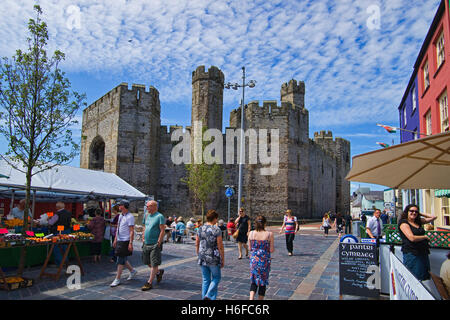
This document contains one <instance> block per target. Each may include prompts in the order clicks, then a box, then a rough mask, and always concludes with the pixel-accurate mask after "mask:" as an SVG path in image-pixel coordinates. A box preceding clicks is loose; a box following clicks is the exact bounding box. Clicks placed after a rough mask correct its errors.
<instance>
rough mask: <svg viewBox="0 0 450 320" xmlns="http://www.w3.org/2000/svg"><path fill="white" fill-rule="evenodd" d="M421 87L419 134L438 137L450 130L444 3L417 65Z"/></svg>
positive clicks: (449, 51) (449, 33)
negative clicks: (438, 134) (439, 134)
mask: <svg viewBox="0 0 450 320" xmlns="http://www.w3.org/2000/svg"><path fill="white" fill-rule="evenodd" d="M416 67H417V69H418V75H417V77H418V86H419V114H420V115H419V116H420V131H421V132H423V133H426V134H437V133H441V132H444V131H448V130H449V119H448V94H449V89H450V13H449V1H448V0H442V1H441V4H440V6H439V9H438V12H437V13H436V16H435V18H434V20H433V22H432V24H431V27H430V29H429V31H428V34H427V37H426V38H425V41H424V44H423V46H422V49H421V51H420V53H419V56H418V59H417V61H416Z"/></svg>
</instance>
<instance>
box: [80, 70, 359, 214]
mask: <svg viewBox="0 0 450 320" xmlns="http://www.w3.org/2000/svg"><path fill="white" fill-rule="evenodd" d="M223 89H224V75H223V73H222V71H221V70H219V69H218V68H217V67H214V66H212V67H210V68H209V69H208V70H207V71H206V70H205V67H204V66H200V67H198V68H197V69H196V70H195V71H194V72H192V113H191V124H192V125H191V127H187V128H185V129H186V130H187V131H188V132H191V131H192V132H194V130H195V128H194V126H196V125H198V124H201V125H203V126H205V127H207V128H210V129H218V130H220V132H222V131H223V128H222V117H223ZM280 93H281V105H277V102H276V101H272V100H271V101H264V102H263V105H262V106H260V105H259V103H258V102H255V101H252V102H250V103H248V104H247V105H246V106H245V108H244V109H245V114H244V116H245V119H246V120H245V121H246V123H245V129H246V130H248V129H255V130H256V131H259V130H263V129H264V130H267V132H271V130H272V129H275V130H277V133H278V141H279V144H278V150H277V151H278V153H279V156H278V161H279V163H278V165H277V170H276V174H273V175H261V174H260V172H261V169H262V168H264V165H262V164H254V163H253V164H250V163H249V162H248V159H247V160H246V161H245V163H246V164H245V166H244V177H243V179H244V183H243V198H244V202H243V207H244V208H245V209H246V211H247V213H248V214H249V215H250V216H255V215H258V214H263V215H265V216H267V217H269V218H277V217H278V218H280V217H282V215H283V214H284V212H285V211H286V209H287V208H289V209H291V210H292V211H293V213H294V214H295V215H297V216H298V217H300V218H319V217H321V216H323V214H324V212H326V211H329V210H331V211H333V212H341V213H346V212H349V210H350V182H348V181H346V180H345V179H344V177H345V176H346V174H347V172H348V171H349V170H350V142H349V141H347V140H345V139H341V138H335V139H333V135H332V133H331V132H330V131H327V132H325V131H321V132H315V133H314V139H313V140H311V139H309V113H308V110H307V109H306V108H305V99H304V97H305V84H304V82H301V81H300V82H297V81H296V80H290V81H289V82H288V83H284V84H283V85H282V86H281V92H280ZM240 114H241V108H238V109H236V110H233V111H232V112H231V114H230V127H229V128H226V130H225V132H227V131H230V130H231V129H233V130H235V129H238V128H240V126H241V124H240V119H241V116H240ZM179 128H180V127H177V126H170V127H169V128H167V126H161V106H160V101H159V92H158V90H156V89H155V88H153V87H150V88H149V89H148V90H146V88H145V86H143V85H135V84H133V85H132V87H131V89H129V88H128V84H127V83H121V84H120V85H118V86H117V87H116V88H114V89H112V90H111V91H110V92H108V93H107V94H105V95H104V96H103V97H101V98H100V99H98V100H97V101H95V102H94V103H93V104H91V105H90V106H89V107H88V108H86V109H85V110H84V111H83V124H82V141H81V157H80V162H81V163H80V166H81V167H82V168H89V169H93V170H104V171H106V172H112V173H115V174H117V175H118V176H120V177H121V178H122V179H124V180H125V181H127V182H128V183H130V184H131V185H133V186H134V187H136V188H137V189H139V190H140V191H141V192H143V193H145V194H148V195H153V196H154V197H155V199H157V200H161V207H160V210H161V212H163V213H164V214H165V215H168V214H175V215H177V216H178V215H183V216H192V215H194V214H195V212H194V211H196V210H197V205H196V204H195V203H193V200H192V197H191V195H190V194H189V190H188V188H187V186H186V184H184V183H182V182H181V179H182V178H184V177H186V170H185V166H184V164H174V163H173V162H172V160H171V152H172V149H173V147H174V145H175V144H176V143H174V142H173V141H171V135H172V133H173V132H174V131H175V130H177V129H179ZM191 128H192V130H191ZM269 140H270V136H269ZM223 144H224V150H225V147H226V146H225V144H226V136H225V133H223ZM268 147H270V141H269V143H268ZM237 149H238V147H237V144H235V150H234V151H235V152H233V156H234V157H236V159H235V161H233V162H232V164H229V163H230V162H229V161H226V159H225V157H226V155H225V153H224V155H223V157H224V161H223V163H224V164H223V169H224V170H223V171H224V179H223V180H224V184H228V185H235V186H237V184H238V164H237V163H238V158H237ZM248 149H249V145H248V141H247V143H246V150H248ZM227 152H228V151H227ZM269 153H270V150H269ZM246 154H248V152H246ZM227 163H228V164H227ZM224 191H225V188H223V190H221V191H220V192H218V193H217V194H216V195H215V196H214V197H213V198H212V199H211V201H210V202H209V203H208V204H207V209H216V210H218V212H219V213H220V215H221V217H222V218H225V217H226V216H227V205H228V201H227V198H226V196H225V194H224ZM236 197H237V196H236V195H234V198H232V200H233V201H232V202H231V203H232V208H231V212H232V213H233V215H234V214H235V213H236V210H237V199H236ZM196 213H199V211H196Z"/></svg>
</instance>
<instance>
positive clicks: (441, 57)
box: [436, 31, 445, 69]
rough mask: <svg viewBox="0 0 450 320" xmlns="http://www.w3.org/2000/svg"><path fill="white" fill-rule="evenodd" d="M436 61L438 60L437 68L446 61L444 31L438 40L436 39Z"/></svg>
mask: <svg viewBox="0 0 450 320" xmlns="http://www.w3.org/2000/svg"><path fill="white" fill-rule="evenodd" d="M436 57H437V59H436V61H437V68H438V69H439V67H440V66H441V65H442V64H443V63H444V61H445V50H444V31H442V32H441V35H440V36H439V38H438V40H437V41H436Z"/></svg>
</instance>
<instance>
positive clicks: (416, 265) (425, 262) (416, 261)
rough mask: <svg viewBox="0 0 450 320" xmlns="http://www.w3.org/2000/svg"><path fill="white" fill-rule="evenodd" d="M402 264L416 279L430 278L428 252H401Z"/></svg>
mask: <svg viewBox="0 0 450 320" xmlns="http://www.w3.org/2000/svg"><path fill="white" fill-rule="evenodd" d="M403 264H404V265H405V266H406V267H407V268H408V269H409V271H411V273H412V274H413V275H414V276H415V277H416V278H417V279H418V280H421V281H424V280H428V279H430V259H429V257H428V254H422V255H415V254H412V253H409V252H407V253H403Z"/></svg>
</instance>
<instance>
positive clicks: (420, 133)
mask: <svg viewBox="0 0 450 320" xmlns="http://www.w3.org/2000/svg"><path fill="white" fill-rule="evenodd" d="M377 126H379V127H383V128H384V126H385V125H383V124H380V123H377ZM386 127H390V128H393V129H395V130H401V131H406V132H410V133H417V134H419V135H421V136H428V134H425V133H422V132H418V131H411V130H407V129H402V128H399V127H393V126H387V125H386ZM385 129H386V128H385ZM386 130H387V129H386Z"/></svg>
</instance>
